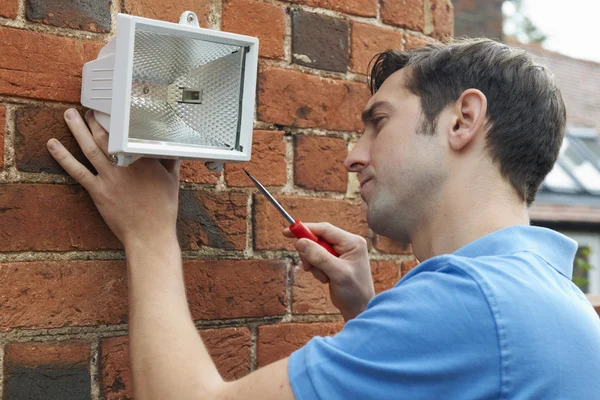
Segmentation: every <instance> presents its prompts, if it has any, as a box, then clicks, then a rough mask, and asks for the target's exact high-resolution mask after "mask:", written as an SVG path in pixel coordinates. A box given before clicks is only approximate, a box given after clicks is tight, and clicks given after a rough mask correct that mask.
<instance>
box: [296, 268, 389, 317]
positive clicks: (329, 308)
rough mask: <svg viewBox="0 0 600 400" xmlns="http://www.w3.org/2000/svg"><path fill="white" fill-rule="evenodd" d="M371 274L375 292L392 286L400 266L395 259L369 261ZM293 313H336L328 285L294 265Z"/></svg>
mask: <svg viewBox="0 0 600 400" xmlns="http://www.w3.org/2000/svg"><path fill="white" fill-rule="evenodd" d="M371 275H372V276H373V284H374V286H375V293H380V292H382V291H384V290H388V289H390V288H392V287H393V286H394V285H395V284H396V283H397V282H398V280H399V279H400V268H399V266H398V264H397V263H396V262H395V261H379V260H378V261H371ZM292 313H293V314H338V313H339V311H338V309H337V308H336V307H335V306H334V305H333V303H332V302H331V296H330V295H329V285H327V284H322V283H321V282H319V281H318V280H317V279H315V278H314V277H313V276H312V274H311V273H310V272H305V271H304V270H302V268H300V267H295V268H294V269H293V273H292Z"/></svg>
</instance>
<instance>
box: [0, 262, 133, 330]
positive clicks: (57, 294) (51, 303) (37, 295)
mask: <svg viewBox="0 0 600 400" xmlns="http://www.w3.org/2000/svg"><path fill="white" fill-rule="evenodd" d="M0 276H1V279H0V306H1V308H2V310H3V312H2V314H1V315H0V331H8V330H11V329H14V328H25V329H31V328H58V327H63V326H90V325H100V324H122V323H126V322H127V288H126V286H127V277H126V267H125V262H124V261H71V262H68V261H63V262H54V261H52V262H50V261H49V262H31V263H25V262H23V263H7V264H2V266H1V267H0Z"/></svg>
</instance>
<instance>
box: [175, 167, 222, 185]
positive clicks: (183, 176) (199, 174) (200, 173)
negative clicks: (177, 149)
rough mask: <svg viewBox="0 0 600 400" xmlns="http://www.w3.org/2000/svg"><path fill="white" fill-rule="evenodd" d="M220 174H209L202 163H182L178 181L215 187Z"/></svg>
mask: <svg viewBox="0 0 600 400" xmlns="http://www.w3.org/2000/svg"><path fill="white" fill-rule="evenodd" d="M221 173H222V172H211V171H210V170H209V169H208V168H207V167H206V165H204V162H202V161H182V162H181V168H180V170H179V179H180V181H182V182H192V183H204V184H209V185H216V184H217V182H218V181H219V177H220V176H221Z"/></svg>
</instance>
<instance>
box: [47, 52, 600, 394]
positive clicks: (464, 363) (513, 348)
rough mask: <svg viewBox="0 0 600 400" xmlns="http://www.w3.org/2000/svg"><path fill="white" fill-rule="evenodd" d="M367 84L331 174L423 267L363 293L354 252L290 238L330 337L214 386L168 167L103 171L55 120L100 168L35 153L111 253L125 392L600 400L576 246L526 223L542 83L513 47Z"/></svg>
mask: <svg viewBox="0 0 600 400" xmlns="http://www.w3.org/2000/svg"><path fill="white" fill-rule="evenodd" d="M371 88H372V92H373V96H372V98H371V99H370V100H369V102H368V104H367V107H366V109H365V111H364V113H363V120H364V122H365V130H364V133H363V135H362V136H361V138H360V140H359V141H358V143H357V144H356V146H355V147H354V149H353V150H352V152H351V153H350V154H349V155H348V158H347V159H346V161H345V165H346V168H347V169H348V170H349V171H352V172H356V173H358V176H359V179H360V183H361V195H362V198H363V199H364V201H365V202H366V203H367V205H368V211H367V220H368V223H369V226H370V227H371V228H372V229H373V230H374V231H375V232H377V233H379V234H381V235H385V236H388V237H391V238H393V239H397V240H402V241H410V242H411V243H412V245H413V250H414V254H415V256H416V257H417V258H418V259H419V260H421V264H420V265H419V266H418V267H416V268H415V269H413V270H412V271H411V272H410V273H409V274H407V275H406V276H405V277H404V278H403V279H402V280H401V281H400V282H399V283H398V284H397V285H396V286H395V287H394V288H392V289H390V290H388V291H386V292H383V293H381V294H379V295H378V296H374V290H373V283H372V281H371V277H370V268H369V260H368V255H367V246H366V243H365V241H364V240H363V239H362V238H360V237H358V236H355V235H352V234H350V233H347V232H344V231H342V230H340V229H338V228H335V227H332V226H331V225H329V224H322V223H321V224H310V225H309V227H310V228H311V229H312V230H313V231H314V232H315V233H316V234H317V235H320V236H322V237H324V238H325V239H326V240H327V241H329V242H330V243H332V244H333V245H334V248H335V250H336V251H337V252H338V253H339V254H340V257H339V258H335V257H333V256H331V255H330V254H328V253H327V252H326V251H325V250H324V249H322V248H321V247H319V246H318V245H316V244H315V243H313V242H310V241H308V240H306V239H302V240H299V241H298V242H297V244H296V248H297V250H298V252H299V254H300V258H301V259H302V261H303V264H304V266H305V269H307V270H311V272H313V274H314V275H315V277H316V278H318V279H320V280H321V281H323V282H329V285H330V291H331V295H332V299H333V302H334V304H335V305H336V306H337V307H338V308H339V309H340V311H341V313H342V315H343V316H344V319H345V320H346V321H347V323H346V325H345V327H344V329H343V330H342V331H341V332H340V333H339V334H337V335H336V336H334V337H331V338H315V339H313V340H311V341H310V342H309V343H308V344H307V345H306V346H305V347H303V348H302V349H300V350H298V351H296V352H295V353H293V354H292V355H291V357H290V358H288V359H284V360H281V361H278V362H276V363H273V364H271V365H269V366H266V367H264V368H262V369H259V370H258V371H256V372H254V373H252V374H250V375H248V376H246V377H244V378H242V379H240V380H238V381H235V382H228V383H225V382H223V380H222V379H221V377H220V376H219V374H218V372H217V370H216V369H215V367H214V365H213V364H212V361H211V359H210V357H209V355H208V353H207V352H206V349H205V347H204V345H203V344H202V341H201V339H200V337H199V335H198V333H197V330H196V328H195V326H194V324H193V322H192V319H191V317H190V313H189V310H188V306H187V302H186V297H185V291H184V285H183V278H182V269H181V254H180V249H179V246H178V243H177V239H176V235H175V221H176V216H177V197H178V196H177V192H178V163H177V162H173V161H163V162H161V161H158V160H153V159H142V160H139V161H137V162H136V163H134V164H133V165H132V166H130V167H128V168H119V167H115V166H112V165H111V164H110V162H109V160H108V157H107V154H106V149H107V134H106V132H104V131H103V130H102V129H101V128H100V127H99V125H98V124H97V123H96V121H95V120H94V119H93V118H92V117H90V116H89V115H88V118H87V121H88V124H89V129H90V130H91V134H90V132H89V131H88V128H87V127H86V125H85V123H84V122H83V120H82V119H81V118H80V117H79V115H78V114H77V113H75V112H74V110H68V111H67V112H66V114H65V115H66V120H67V124H68V125H69V127H70V128H71V130H72V131H73V134H74V135H75V137H76V139H77V141H78V143H79V144H80V145H81V148H82V150H83V152H84V153H85V154H86V156H87V157H88V158H89V159H90V161H91V163H92V164H93V165H94V167H95V168H96V170H97V171H98V175H97V176H94V175H92V173H91V172H90V171H88V170H87V169H86V168H85V167H84V166H82V165H81V164H80V163H78V162H77V161H76V160H75V159H74V158H73V157H72V156H71V155H70V154H69V153H68V152H67V151H66V149H65V148H64V147H62V146H61V145H60V143H58V141H56V140H55V139H52V140H50V141H49V142H48V147H49V150H50V151H51V153H52V155H53V156H54V157H55V158H56V159H57V160H58V161H59V163H60V164H61V165H62V166H63V167H64V169H65V170H66V171H67V172H68V173H69V174H71V176H73V177H74V178H75V179H76V180H77V181H78V182H80V183H81V184H82V185H83V186H84V187H85V188H86V189H87V190H88V191H89V192H90V195H91V196H92V198H93V199H94V202H95V204H96V205H97V207H98V209H99V211H100V213H101V214H102V216H103V217H104V219H105V220H106V222H107V224H108V225H109V227H110V228H111V229H112V230H113V232H114V233H115V234H116V235H117V237H118V238H119V239H120V240H121V241H122V242H123V244H124V246H125V251H126V255H127V265H128V277H129V304H130V314H129V318H130V319H129V329H130V351H131V362H132V371H133V381H134V388H135V393H136V398H137V399H238V398H240V399H241V398H243V399H293V398H298V399H312V398H320V399H328V400H329V399H368V398H373V399H384V398H406V399H442V398H444V399H446V398H451V399H500V398H503V399H504V398H507V399H592V398H598V397H599V396H600V383H599V382H600V381H599V380H598V376H600V321H599V319H598V316H597V315H596V314H595V313H594V310H593V309H592V307H591V306H590V305H589V303H588V302H587V300H586V298H585V296H584V295H583V294H582V293H581V291H579V290H578V289H577V287H576V286H575V285H573V284H572V283H571V281H570V278H571V272H572V263H573V258H574V254H575V251H576V244H575V243H574V242H573V241H571V240H570V239H568V238H566V237H564V236H562V235H560V234H558V233H556V232H553V231H550V230H547V229H543V228H535V227H531V226H529V219H528V215H527V206H528V205H529V204H531V202H532V201H533V200H534V197H535V193H536V191H537V189H538V187H539V185H540V184H541V182H542V180H543V179H544V177H545V176H546V174H547V173H548V172H549V171H550V170H551V169H552V166H553V164H554V162H555V161H556V158H557V156H558V153H559V149H560V145H561V142H562V138H563V133H564V127H565V108H564V104H563V101H562V98H561V95H560V92H559V90H558V88H557V87H556V85H555V83H554V82H553V80H552V78H551V77H550V75H549V74H548V72H547V71H546V70H545V69H544V68H542V67H539V66H537V65H535V63H534V62H533V61H532V60H531V58H530V56H529V55H527V54H526V53H525V52H523V51H521V50H517V49H513V48H510V47H508V46H505V45H503V44H500V43H496V42H493V41H489V40H467V41H459V42H455V43H452V44H448V45H442V44H435V45H430V46H428V47H425V48H421V49H416V50H410V51H406V52H403V51H390V52H386V53H383V54H381V55H380V56H379V57H378V58H377V60H376V62H375V63H374V66H373V70H372V74H371ZM284 234H285V235H287V236H288V237H292V235H291V234H290V232H289V231H286V232H284Z"/></svg>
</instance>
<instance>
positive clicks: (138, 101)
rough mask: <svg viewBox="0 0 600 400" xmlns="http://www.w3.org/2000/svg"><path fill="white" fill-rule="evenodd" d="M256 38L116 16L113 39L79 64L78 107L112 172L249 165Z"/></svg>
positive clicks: (183, 22)
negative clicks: (189, 163) (91, 120)
mask: <svg viewBox="0 0 600 400" xmlns="http://www.w3.org/2000/svg"><path fill="white" fill-rule="evenodd" d="M257 65H258V39H257V38H254V37H250V36H244V35H237V34H233V33H226V32H220V31H213V30H209V29H202V28H200V27H199V25H198V19H197V17H196V15H195V14H194V13H193V12H190V11H186V12H184V13H183V14H182V16H181V19H180V21H179V24H175V23H169V22H163V21H156V20H152V19H148V18H141V17H134V16H130V15H126V14H118V15H117V33H116V36H115V37H114V38H113V39H112V40H111V41H110V42H108V43H107V44H106V46H104V48H103V49H102V50H101V51H100V53H99V54H98V58H97V59H96V60H94V61H90V62H88V63H86V64H85V66H84V68H83V83H82V88H81V103H82V104H83V105H84V106H86V107H88V108H90V109H93V110H94V115H95V117H96V119H97V120H98V122H99V123H100V125H102V126H103V127H104V128H105V129H106V130H107V131H108V132H109V133H110V135H109V139H108V152H109V153H110V154H111V155H115V156H116V157H117V165H121V166H127V165H129V164H130V163H132V162H134V161H135V160H136V159H138V158H140V157H156V158H181V159H199V160H205V161H208V164H207V165H208V166H209V168H213V169H220V168H221V167H222V165H223V163H224V162H225V161H233V162H235V161H238V162H239V161H248V160H249V159H250V150H251V145H252V126H253V119H254V97H255V90H256V74H257Z"/></svg>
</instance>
